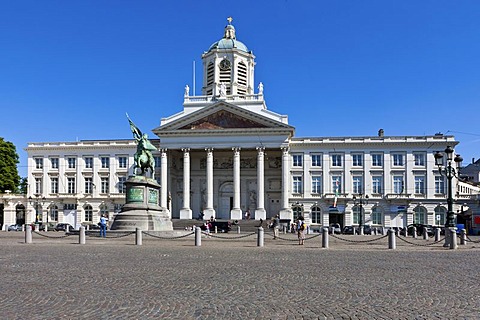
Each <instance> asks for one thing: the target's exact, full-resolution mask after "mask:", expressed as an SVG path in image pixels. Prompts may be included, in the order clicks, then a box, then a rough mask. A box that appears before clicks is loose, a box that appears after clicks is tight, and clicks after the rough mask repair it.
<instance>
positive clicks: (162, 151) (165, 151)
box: [159, 148, 168, 153]
mask: <svg viewBox="0 0 480 320" xmlns="http://www.w3.org/2000/svg"><path fill="white" fill-rule="evenodd" d="M159 151H160V152H161V153H167V151H168V149H167V148H161V149H159Z"/></svg>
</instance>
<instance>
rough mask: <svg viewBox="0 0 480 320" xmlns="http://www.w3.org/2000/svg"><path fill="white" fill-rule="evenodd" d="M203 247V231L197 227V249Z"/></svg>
mask: <svg viewBox="0 0 480 320" xmlns="http://www.w3.org/2000/svg"><path fill="white" fill-rule="evenodd" d="M201 245H202V229H200V227H195V247H200V246H201Z"/></svg>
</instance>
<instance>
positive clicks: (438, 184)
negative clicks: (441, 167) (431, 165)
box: [435, 176, 445, 194]
mask: <svg viewBox="0 0 480 320" xmlns="http://www.w3.org/2000/svg"><path fill="white" fill-rule="evenodd" d="M435 193H436V194H445V180H443V176H435Z"/></svg>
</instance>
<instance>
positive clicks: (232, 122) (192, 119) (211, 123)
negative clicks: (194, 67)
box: [153, 102, 294, 135]
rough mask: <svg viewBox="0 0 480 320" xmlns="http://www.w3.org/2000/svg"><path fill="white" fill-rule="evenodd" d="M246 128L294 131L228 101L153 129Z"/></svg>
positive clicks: (281, 123)
mask: <svg viewBox="0 0 480 320" xmlns="http://www.w3.org/2000/svg"><path fill="white" fill-rule="evenodd" d="M246 129H250V130H251V129H253V130H256V131H264V130H269V131H271V130H274V131H277V130H278V131H282V132H283V131H288V132H292V133H293V131H294V129H293V127H291V126H289V125H288V124H285V123H283V122H280V121H276V120H274V119H271V118H268V117H266V116H264V115H262V114H260V113H258V112H254V111H252V110H248V109H246V108H241V107H238V106H235V105H232V104H229V103H227V102H218V103H216V104H213V105H210V106H207V107H204V108H202V109H200V110H197V111H195V112H191V113H188V114H186V115H185V116H183V117H180V118H178V119H176V120H174V121H172V122H169V123H167V124H165V125H162V126H161V127H158V128H156V129H154V130H153V131H154V132H155V134H157V135H159V134H160V135H162V134H167V133H171V134H172V133H174V132H176V133H181V132H183V133H187V132H190V133H193V132H203V133H207V132H210V133H214V132H219V133H220V132H226V131H231V132H233V131H235V132H242V131H243V132H245V130H246ZM250 130H248V131H250Z"/></svg>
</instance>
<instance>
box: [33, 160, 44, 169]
mask: <svg viewBox="0 0 480 320" xmlns="http://www.w3.org/2000/svg"><path fill="white" fill-rule="evenodd" d="M35 169H43V158H35Z"/></svg>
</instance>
